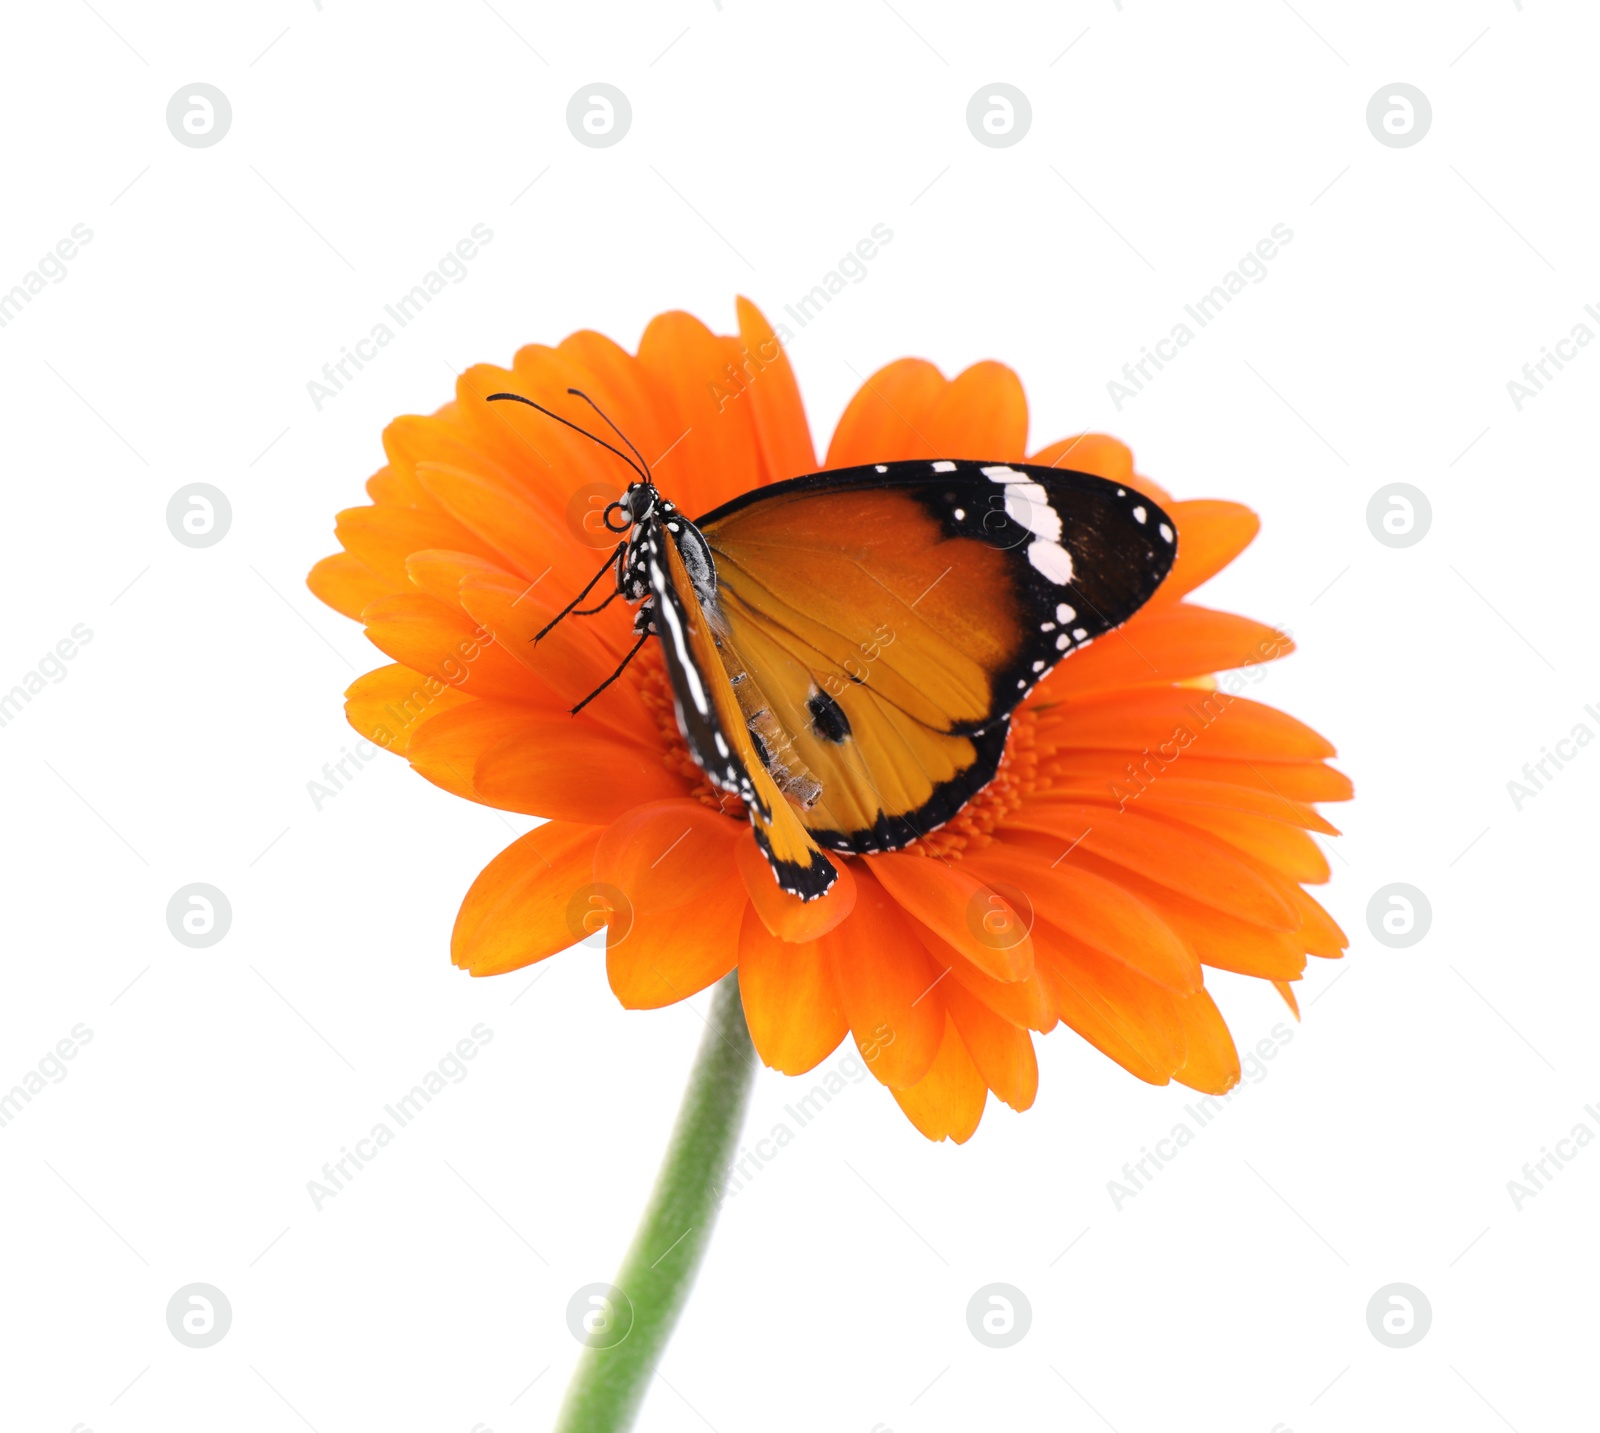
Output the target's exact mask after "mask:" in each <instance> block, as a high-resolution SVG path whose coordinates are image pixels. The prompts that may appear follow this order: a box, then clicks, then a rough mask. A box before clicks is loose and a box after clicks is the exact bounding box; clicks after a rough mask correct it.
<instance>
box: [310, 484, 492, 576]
mask: <svg viewBox="0 0 1600 1433" xmlns="http://www.w3.org/2000/svg"><path fill="white" fill-rule="evenodd" d="M433 506H434V505H433V504H432V503H431V502H430V503H429V505H428V508H429V510H423V509H420V508H409V507H404V508H403V507H361V508H346V509H345V510H344V511H343V512H342V513H340V514H339V516H338V517H337V518H336V519H335V520H334V529H333V530H334V535H335V536H336V537H337V538H338V539H339V544H340V546H341V547H343V548H344V549H345V551H346V552H348V553H350V555H351V556H352V557H354V558H355V559H356V560H357V561H358V562H360V563H361V564H362V565H363V566H364V567H366V568H367V569H368V570H369V571H370V572H371V573H372V574H373V575H374V576H375V577H377V578H378V580H379V581H381V582H383V583H385V584H387V585H388V588H389V590H390V591H391V592H405V591H408V590H409V589H410V586H411V579H410V578H409V576H408V575H407V573H406V559H407V558H408V557H410V556H411V554H412V553H413V552H421V551H423V550H424V549H426V548H430V547H440V548H447V549H449V550H450V551H452V552H470V553H473V554H474V555H476V556H478V557H482V558H485V559H486V560H488V561H489V562H497V563H502V564H503V563H504V561H505V559H504V558H502V557H500V555H499V554H498V553H496V552H495V551H494V549H493V548H491V547H489V546H488V545H487V544H486V543H482V542H480V541H479V540H478V539H477V537H476V536H475V535H474V534H472V533H470V532H468V531H467V529H466V528H464V527H462V526H461V524H460V523H458V522H456V521H454V519H452V518H449V517H446V516H445V515H444V514H443V513H442V512H437V511H433V510H432V509H433Z"/></svg>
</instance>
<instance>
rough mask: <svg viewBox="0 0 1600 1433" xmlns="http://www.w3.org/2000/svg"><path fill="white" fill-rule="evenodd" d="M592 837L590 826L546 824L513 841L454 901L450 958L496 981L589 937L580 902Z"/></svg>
mask: <svg viewBox="0 0 1600 1433" xmlns="http://www.w3.org/2000/svg"><path fill="white" fill-rule="evenodd" d="M599 839H600V832H599V831H598V830H597V829H596V828H595V827H592V826H570V825H567V824H566V823H564V822H559V821H552V822H551V823H550V824H549V825H546V826H540V827H539V828H538V829H537V830H535V831H530V832H528V834H527V835H526V836H523V837H521V838H520V839H518V840H516V841H513V842H512V843H511V845H509V846H507V847H506V849H505V850H504V851H502V852H501V853H500V854H499V855H498V856H496V857H495V858H494V860H492V861H490V862H489V864H488V865H487V866H485V867H484V868H483V870H482V871H481V872H480V873H479V875H478V879H477V880H475V881H474V882H473V883H472V888H471V890H469V891H468V892H467V898H466V899H465V900H464V901H462V903H461V912H460V914H459V915H457V916H456V925H455V930H454V931H453V932H452V933H451V936H450V958H451V960H453V961H454V962H455V963H456V964H457V965H459V966H461V967H462V968H463V969H465V970H468V971H470V972H471V973H472V974H473V975H501V974H503V973H504V972H506V971H508V970H518V969H520V968H521V967H522V966H524V965H531V964H532V963H533V962H534V961H536V960H543V959H544V958H545V957H546V956H550V955H554V954H555V953H556V952H557V951H560V950H565V949H566V948H567V947H568V946H570V945H573V944H575V943H576V942H577V941H580V940H582V939H584V938H585V936H587V935H590V934H592V933H593V932H592V931H591V930H588V929H586V928H585V925H584V918H585V916H586V915H587V914H588V909H589V908H588V906H587V905H586V904H584V903H583V900H582V896H583V893H584V891H585V890H586V888H587V887H588V886H589V885H590V883H591V882H592V880H593V876H592V874H591V868H592V867H593V864H594V848H595V844H596V843H597V842H598V841H599ZM598 928H599V927H598V926H596V927H595V929H598Z"/></svg>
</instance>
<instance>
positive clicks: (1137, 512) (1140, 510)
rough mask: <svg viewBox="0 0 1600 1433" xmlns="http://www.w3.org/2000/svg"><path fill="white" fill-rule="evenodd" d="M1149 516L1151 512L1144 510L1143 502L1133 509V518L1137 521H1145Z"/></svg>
mask: <svg viewBox="0 0 1600 1433" xmlns="http://www.w3.org/2000/svg"><path fill="white" fill-rule="evenodd" d="M1149 516H1150V514H1149V513H1147V512H1146V511H1145V510H1144V505H1143V504H1142V503H1141V504H1140V505H1139V506H1138V507H1136V508H1135V509H1134V510H1133V520H1134V521H1135V522H1143V521H1144V520H1145V519H1146V518H1147V517H1149Z"/></svg>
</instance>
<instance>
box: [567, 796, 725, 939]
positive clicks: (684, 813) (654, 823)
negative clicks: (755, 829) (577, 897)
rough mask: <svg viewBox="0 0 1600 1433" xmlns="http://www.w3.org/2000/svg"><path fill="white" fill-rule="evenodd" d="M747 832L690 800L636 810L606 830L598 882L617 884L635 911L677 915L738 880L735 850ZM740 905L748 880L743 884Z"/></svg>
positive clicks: (656, 803) (685, 913) (598, 857)
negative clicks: (735, 846) (734, 859)
mask: <svg viewBox="0 0 1600 1433" xmlns="http://www.w3.org/2000/svg"><path fill="white" fill-rule="evenodd" d="M746 829H747V827H746V826H745V824H744V822H742V821H733V820H731V819H729V818H728V817H726V816H723V815H721V814H720V813H718V812H716V811H713V810H712V809H711V808H710V807H709V806H702V805H701V804H700V803H699V802H698V801H693V800H690V799H689V798H687V797H679V798H678V799H676V800H667V801H653V802H650V803H648V804H646V805H640V806H636V807H634V808H633V809H632V810H631V811H629V812H627V813H626V814H625V815H623V816H621V817H619V818H618V819H617V820H615V821H613V822H612V823H611V825H610V826H609V827H608V828H607V830H606V834H605V837H604V838H603V839H602V840H601V842H600V845H599V847H598V848H597V849H596V851H595V856H594V878H595V880H597V881H600V882H602V883H604V884H606V885H610V886H615V887H616V888H617V889H618V890H619V891H620V892H621V893H622V896H623V897H624V899H625V900H626V902H627V905H628V907H629V909H630V910H632V911H634V912H636V913H638V912H646V913H650V914H655V913H657V912H661V911H676V912H677V913H678V916H679V919H680V920H684V921H685V922H686V923H688V924H690V925H692V924H693V919H698V918H697V917H695V918H693V919H691V918H690V913H689V912H688V911H685V910H684V909H682V908H683V907H685V906H688V905H690V904H691V903H692V902H695V901H699V900H701V899H702V898H705V897H709V896H711V895H712V894H713V893H714V892H716V891H718V890H719V889H720V888H721V887H722V886H724V885H726V884H727V883H728V882H729V881H730V880H737V875H736V872H735V867H734V864H733V847H734V843H735V842H736V841H737V840H738V838H739V836H740V835H741V834H743V832H744V831H745V830H746ZM739 889H740V892H741V896H740V899H741V901H742V900H744V899H746V897H745V896H744V895H743V894H742V893H743V890H744V885H743V882H739Z"/></svg>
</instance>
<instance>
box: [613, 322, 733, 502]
mask: <svg viewBox="0 0 1600 1433" xmlns="http://www.w3.org/2000/svg"><path fill="white" fill-rule="evenodd" d="M730 347H731V350H732V351H730ZM737 350H738V345H737V344H736V343H733V344H731V345H730V344H727V343H724V341H723V340H722V339H719V338H718V337H717V336H716V335H715V334H713V333H712V332H711V330H710V329H708V328H707V327H706V326H705V325H704V324H703V323H701V322H700V320H699V319H697V318H692V317H690V316H689V315H688V314H686V313H664V314H661V315H659V316H657V317H656V318H653V319H652V320H651V321H650V326H649V327H648V328H647V329H645V331H644V337H643V338H642V339H640V340H639V362H640V363H641V364H642V365H643V367H644V369H645V371H646V372H647V373H648V374H649V375H650V377H651V380H652V381H653V383H654V384H655V387H656V391H657V392H658V393H659V394H660V396H661V399H662V404H663V408H664V410H665V412H666V414H667V415H668V417H669V419H670V421H671V423H672V424H673V426H675V427H676V429H677V431H676V432H675V433H673V434H672V436H671V438H670V439H669V440H668V441H669V443H671V444H673V445H674V446H672V448H671V450H670V452H669V453H665V454H663V455H662V456H661V457H660V458H657V457H656V456H655V455H654V454H647V455H646V456H647V457H649V458H650V460H651V465H652V467H653V468H654V469H656V481H657V482H658V483H660V484H661V487H662V490H663V491H664V492H667V493H670V494H671V495H672V500H673V502H675V503H676V504H677V505H678V506H679V507H680V508H681V509H682V510H683V511H684V512H686V513H693V514H695V515H696V516H697V517H698V516H699V515H700V514H701V513H705V512H709V511H710V510H711V509H712V508H714V507H719V506H720V505H721V504H723V503H725V502H727V501H728V499H729V498H733V497H737V496H738V495H739V494H740V493H744V492H748V491H749V490H750V489H751V488H753V487H754V486H755V485H756V483H757V481H758V480H759V478H760V475H761V459H760V457H759V455H758V454H757V451H756V435H755V427H754V425H753V424H752V422H751V419H750V410H749V409H748V408H747V407H745V406H742V405H741V404H739V403H737V402H730V403H727V404H726V405H725V406H723V405H722V404H721V402H720V400H719V398H718V397H717V394H718V393H720V392H722V391H724V390H726V389H727V388H729V387H732V386H734V383H733V379H732V377H730V375H729V374H728V372H727V369H728V368H729V367H730V366H732V365H733V361H734V359H735V358H736V357H737V356H738V353H737Z"/></svg>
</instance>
